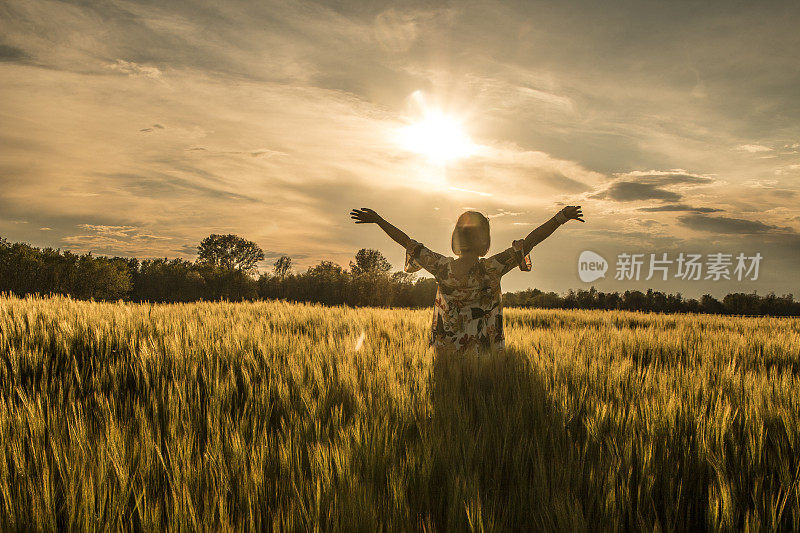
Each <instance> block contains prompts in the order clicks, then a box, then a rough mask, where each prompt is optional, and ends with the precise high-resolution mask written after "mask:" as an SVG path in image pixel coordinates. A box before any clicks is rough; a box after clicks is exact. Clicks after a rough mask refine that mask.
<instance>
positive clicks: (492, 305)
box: [404, 240, 531, 351]
mask: <svg viewBox="0 0 800 533" xmlns="http://www.w3.org/2000/svg"><path fill="white" fill-rule="evenodd" d="M523 243H524V241H522V240H518V241H514V242H513V243H512V245H511V247H509V248H507V249H506V250H503V251H502V252H500V253H498V254H495V255H493V256H491V257H486V258H480V259H478V262H477V263H475V266H473V267H472V268H471V269H470V271H469V272H468V273H467V274H466V275H465V276H463V277H461V278H456V277H455V276H454V275H453V272H452V265H453V261H455V258H453V257H445V256H443V255H441V254H437V253H436V252H433V251H431V250H429V249H428V248H426V247H425V246H423V245H422V244H421V243H419V242H417V241H413V240H412V241H411V243H409V245H408V247H407V248H406V264H405V268H404V270H405V271H406V272H416V271H418V270H419V269H420V268H424V269H425V270H427V271H428V272H430V273H431V274H433V276H434V278H435V279H436V283H437V285H438V290H437V291H436V300H435V301H434V305H433V323H432V324H431V340H430V344H431V346H433V347H434V348H435V349H436V350H437V351H438V350H440V349H445V350H454V351H465V350H469V349H473V348H483V349H491V350H504V349H505V336H504V334H503V305H502V302H501V298H502V293H501V292H500V278H501V277H502V276H503V274H506V273H507V272H510V271H511V270H512V269H513V268H514V267H516V266H519V268H520V270H524V271H530V269H531V259H530V255H525V254H524V253H523V252H524V250H523Z"/></svg>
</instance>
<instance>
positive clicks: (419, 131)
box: [399, 110, 476, 164]
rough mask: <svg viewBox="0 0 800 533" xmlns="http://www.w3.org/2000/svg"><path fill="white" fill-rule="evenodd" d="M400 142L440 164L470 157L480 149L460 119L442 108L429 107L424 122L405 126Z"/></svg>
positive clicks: (404, 146) (406, 147)
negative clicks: (446, 113)
mask: <svg viewBox="0 0 800 533" xmlns="http://www.w3.org/2000/svg"><path fill="white" fill-rule="evenodd" d="M399 143H400V146H402V147H403V148H404V149H406V150H409V151H411V152H414V153H417V154H420V155H422V156H424V157H425V158H427V159H428V160H430V161H432V162H434V163H438V164H444V163H447V162H448V161H453V160H455V159H460V158H462V157H468V156H470V155H472V154H474V153H475V151H476V146H475V144H474V143H473V142H472V140H471V139H470V138H469V136H468V135H467V134H466V132H464V129H463V128H462V126H461V123H460V121H458V120H457V119H455V118H454V117H451V116H447V115H445V114H444V113H442V112H441V111H438V110H428V111H426V112H425V114H424V115H423V117H422V119H421V120H420V121H418V122H415V123H413V124H410V125H408V126H406V127H404V128H402V129H401V130H400V132H399Z"/></svg>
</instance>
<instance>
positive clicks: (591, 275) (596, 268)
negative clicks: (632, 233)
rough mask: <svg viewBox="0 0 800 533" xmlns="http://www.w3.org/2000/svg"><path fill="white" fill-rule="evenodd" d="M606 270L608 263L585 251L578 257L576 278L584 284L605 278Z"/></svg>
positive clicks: (598, 256)
mask: <svg viewBox="0 0 800 533" xmlns="http://www.w3.org/2000/svg"><path fill="white" fill-rule="evenodd" d="M607 270H608V261H606V260H605V259H604V258H603V256H601V255H600V254H596V253H594V252H592V251H589V250H585V251H583V252H581V255H580V257H578V276H580V278H581V281H583V282H584V283H590V282H592V281H595V280H597V279H600V278H604V277H606V271H607Z"/></svg>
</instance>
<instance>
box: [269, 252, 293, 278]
mask: <svg viewBox="0 0 800 533" xmlns="http://www.w3.org/2000/svg"><path fill="white" fill-rule="evenodd" d="M273 270H274V271H275V275H276V276H277V277H279V278H281V279H283V278H285V277H286V276H288V275H289V273H290V272H291V271H292V258H291V257H289V256H288V255H282V256H280V257H279V258H278V260H277V261H275V267H274V269H273Z"/></svg>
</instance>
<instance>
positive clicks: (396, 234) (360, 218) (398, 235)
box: [350, 207, 411, 248]
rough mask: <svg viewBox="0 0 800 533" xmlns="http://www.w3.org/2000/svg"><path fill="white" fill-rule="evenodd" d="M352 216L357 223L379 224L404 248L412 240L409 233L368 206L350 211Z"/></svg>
mask: <svg viewBox="0 0 800 533" xmlns="http://www.w3.org/2000/svg"><path fill="white" fill-rule="evenodd" d="M350 218H352V219H353V220H355V221H356V224H377V225H378V226H380V227H381V229H382V230H383V231H385V232H386V235H388V236H389V237H391V238H392V240H393V241H394V242H396V243H397V244H399V245H400V246H402V247H403V248H408V244H409V243H410V242H411V239H410V238H409V237H408V235H406V234H405V233H403V232H402V231H400V230H399V229H397V228H396V227H394V226H392V225H391V224H389V223H388V222H387V221H385V220H384V219H383V218H382V217H381V216H380V215H379V214H378V213H376V212H375V211H373V210H372V209H370V208H368V207H362V208H361V209H353V210H352V211H350Z"/></svg>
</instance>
